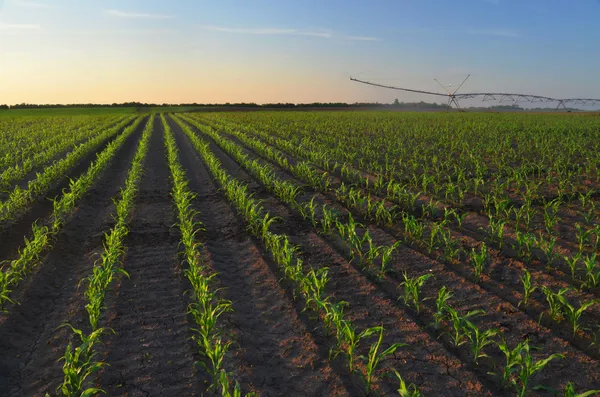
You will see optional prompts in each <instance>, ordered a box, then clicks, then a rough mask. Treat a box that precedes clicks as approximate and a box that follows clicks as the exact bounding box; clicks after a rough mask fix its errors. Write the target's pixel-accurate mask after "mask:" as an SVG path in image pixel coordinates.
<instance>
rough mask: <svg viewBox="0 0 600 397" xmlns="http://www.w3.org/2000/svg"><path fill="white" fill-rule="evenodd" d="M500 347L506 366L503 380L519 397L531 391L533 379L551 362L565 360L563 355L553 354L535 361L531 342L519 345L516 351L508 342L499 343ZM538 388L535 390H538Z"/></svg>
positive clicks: (523, 396)
mask: <svg viewBox="0 0 600 397" xmlns="http://www.w3.org/2000/svg"><path fill="white" fill-rule="evenodd" d="M498 347H499V348H500V350H501V351H502V352H503V353H504V356H505V358H506V364H505V366H504V372H503V376H502V379H503V381H504V382H505V383H506V384H509V385H512V386H513V387H514V388H515V391H516V393H517V394H516V396H517V397H525V396H526V395H527V392H528V391H529V389H530V388H529V384H530V382H531V378H532V377H533V376H534V375H535V374H536V373H537V372H539V371H541V370H543V369H544V368H545V367H546V366H547V365H548V364H549V363H550V361H552V360H554V359H557V358H565V356H564V355H562V354H551V355H550V356H548V357H546V358H544V359H539V360H537V361H535V360H534V359H533V357H531V354H530V350H531V349H532V348H531V347H530V346H529V341H527V340H526V341H523V342H521V343H519V344H518V345H517V346H516V347H515V348H514V349H510V348H509V347H508V345H507V344H506V342H502V343H498ZM538 387H539V386H536V387H535V388H538Z"/></svg>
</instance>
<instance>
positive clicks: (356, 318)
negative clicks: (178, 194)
mask: <svg viewBox="0 0 600 397" xmlns="http://www.w3.org/2000/svg"><path fill="white" fill-rule="evenodd" d="M201 136H203V135H201ZM206 139H207V141H212V140H210V138H207V137H206ZM211 149H212V150H213V152H214V153H215V155H217V157H219V159H220V160H221V161H222V162H223V165H224V166H225V167H226V168H227V169H228V171H229V172H230V173H231V174H232V175H235V177H236V178H238V179H247V178H251V176H249V175H248V174H246V172H245V171H244V170H242V169H241V168H240V166H239V165H238V164H237V163H235V161H234V160H233V159H231V158H230V157H229V156H228V155H227V154H226V153H225V152H223V151H222V150H221V149H220V148H219V147H218V146H216V145H215V146H214V147H213V146H211ZM226 164H228V165H226ZM256 184H257V183H256V182H255V183H254V184H253V185H252V186H255V185H256ZM261 190H262V191H261ZM264 190H265V189H264V187H263V186H262V185H260V184H258V186H257V187H256V188H254V189H251V191H252V192H253V193H256V194H257V196H260V197H264V200H265V206H266V208H268V209H269V211H270V212H272V213H277V214H278V216H281V217H282V218H283V219H284V221H285V222H284V224H282V225H279V226H278V229H279V230H280V231H281V232H284V233H286V234H287V235H288V236H290V238H291V240H292V242H293V243H295V244H298V245H300V246H301V247H302V250H303V254H304V256H303V259H304V260H305V263H307V264H308V265H312V266H313V267H316V268H318V267H321V266H329V267H330V275H331V281H330V285H329V292H330V293H331V294H332V295H333V296H335V300H336V301H338V300H344V301H346V302H349V303H350V306H349V307H348V308H347V309H346V310H345V311H346V312H347V313H348V314H349V316H350V318H351V319H352V321H353V322H354V323H355V325H357V326H358V329H359V330H363V329H365V328H368V327H373V326H377V325H383V326H384V328H385V338H384V344H385V345H386V346H388V345H390V344H391V343H394V342H403V343H409V344H411V345H413V348H408V349H407V348H401V349H399V350H398V351H397V352H396V353H395V355H394V358H393V359H391V360H392V362H393V364H391V365H390V363H388V364H386V366H391V367H394V368H396V369H398V371H399V372H400V373H401V374H402V375H403V376H404V377H405V379H406V380H408V381H410V382H415V383H416V384H419V385H423V388H424V391H430V392H431V391H433V390H445V392H446V393H448V394H445V395H449V396H465V395H471V396H480V395H481V396H484V395H494V393H493V392H492V391H490V390H489V388H488V387H487V386H485V384H484V383H485V382H487V381H486V380H485V379H484V380H479V379H478V377H477V376H476V375H475V374H473V373H471V372H470V371H469V370H468V369H467V368H465V367H464V365H463V364H462V363H461V362H460V361H459V360H457V359H456V358H455V357H454V356H453V355H452V354H451V353H449V352H448V351H446V349H445V348H444V346H443V345H442V344H441V343H439V342H438V341H436V340H435V339H434V338H432V337H431V336H430V335H428V333H427V332H426V331H424V330H423V329H421V328H420V326H419V325H418V324H417V323H415V322H414V321H413V320H412V319H411V318H410V316H409V315H408V314H407V313H406V312H405V311H404V310H402V308H400V307H399V305H394V303H393V302H391V301H390V300H389V299H388V298H386V297H385V296H384V295H383V294H382V293H381V292H379V291H377V289H376V288H375V287H374V286H373V285H372V284H370V283H369V281H368V280H366V278H365V277H364V276H362V275H361V274H359V273H358V272H357V271H356V270H355V269H354V268H353V267H352V266H350V265H349V264H348V262H347V261H346V260H345V259H344V258H342V257H341V256H340V255H339V254H338V253H336V252H335V251H334V250H332V249H331V248H330V247H329V246H328V244H327V243H325V241H324V240H323V239H322V238H321V237H319V236H317V235H316V234H314V233H313V232H312V231H310V230H309V229H310V227H306V225H303V224H302V222H299V220H298V219H295V218H294V217H293V216H292V215H291V214H290V213H289V211H288V209H287V208H286V207H285V206H284V205H283V204H281V203H280V202H279V201H278V200H277V199H276V198H274V197H273V196H271V195H270V194H269V193H268V192H265V191H264ZM367 352H368V348H367V349H366V351H361V353H367ZM394 386H395V387H397V385H395V384H391V383H390V382H388V384H387V388H386V390H385V391H386V392H391V391H392V390H393V387H394Z"/></svg>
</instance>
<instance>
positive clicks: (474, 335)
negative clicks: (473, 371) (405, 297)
mask: <svg viewBox="0 0 600 397" xmlns="http://www.w3.org/2000/svg"><path fill="white" fill-rule="evenodd" d="M463 327H464V333H465V334H466V336H467V338H468V339H469V341H470V342H471V352H472V353H473V362H474V363H475V364H478V362H477V360H478V359H480V358H482V357H489V356H488V355H487V354H485V352H484V351H483V348H484V347H486V346H488V345H491V344H492V343H494V342H495V341H494V339H493V338H494V337H495V336H496V335H498V334H499V333H500V330H499V329H497V328H490V329H486V330H485V331H481V330H480V329H479V327H477V326H476V325H475V324H473V323H472V322H471V321H469V320H466V319H465V320H463Z"/></svg>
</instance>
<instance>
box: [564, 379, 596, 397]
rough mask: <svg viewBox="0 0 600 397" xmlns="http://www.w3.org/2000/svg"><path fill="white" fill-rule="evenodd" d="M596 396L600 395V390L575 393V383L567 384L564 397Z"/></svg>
mask: <svg viewBox="0 0 600 397" xmlns="http://www.w3.org/2000/svg"><path fill="white" fill-rule="evenodd" d="M594 395H600V390H588V391H584V392H581V393H577V392H576V391H575V386H573V383H571V382H569V383H567V385H566V386H565V390H564V391H563V397H589V396H594Z"/></svg>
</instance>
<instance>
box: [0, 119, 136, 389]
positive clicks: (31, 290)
mask: <svg viewBox="0 0 600 397" xmlns="http://www.w3.org/2000/svg"><path fill="white" fill-rule="evenodd" d="M143 128H144V122H142V123H141V124H140V126H139V127H138V128H137V129H136V131H135V132H134V133H133V134H132V135H131V136H130V137H129V138H128V139H127V141H126V142H125V144H124V145H123V147H122V148H121V149H120V150H119V151H118V152H117V154H116V156H115V158H114V159H113V162H112V163H111V164H110V165H109V167H108V168H107V169H106V170H105V171H104V173H103V174H102V176H101V177H100V180H99V181H98V183H97V184H96V185H95V186H94V187H93V188H92V189H91V191H90V192H89V193H88V194H87V195H86V196H85V197H84V198H83V200H82V201H81V203H80V205H79V206H78V208H77V211H76V212H75V214H74V216H73V218H72V219H71V220H70V221H69V222H68V223H67V224H66V225H65V227H64V228H63V230H62V231H61V232H60V233H59V234H58V236H57V239H56V241H55V243H54V247H53V249H52V251H51V252H50V253H49V254H48V256H47V257H46V258H45V260H44V262H43V264H42V265H41V266H40V267H39V269H38V271H37V272H36V273H35V274H34V275H33V276H32V277H31V278H30V279H29V280H27V281H24V282H23V283H22V284H21V285H20V286H19V289H18V290H17V292H16V295H15V298H16V299H17V301H19V302H20V304H19V305H15V306H13V307H12V308H11V310H10V312H9V313H8V314H2V315H0V318H2V321H1V323H0V395H2V396H44V394H45V393H46V392H49V393H54V391H55V388H56V386H57V385H58V384H59V383H60V382H61V381H62V371H61V366H62V365H61V364H60V363H59V362H57V361H58V360H59V358H60V357H61V356H62V355H63V354H64V352H65V348H66V347H67V343H68V340H69V335H70V333H68V332H67V331H66V329H64V328H61V329H57V328H58V327H59V326H60V325H61V324H63V323H64V322H71V323H74V324H78V323H80V322H81V318H79V317H80V313H81V310H82V308H83V305H84V301H83V288H79V289H78V283H79V281H80V280H81V279H82V278H84V277H86V276H87V275H88V274H89V272H90V271H91V268H92V266H93V263H94V260H95V259H96V255H97V254H98V253H99V252H100V250H101V249H102V239H103V233H104V232H105V231H106V230H108V229H109V227H110V226H111V225H112V223H113V218H112V214H113V212H114V204H113V202H112V198H113V197H114V196H115V195H116V194H117V193H118V191H119V188H120V187H121V186H122V185H123V184H124V182H125V177H126V175H127V171H128V169H129V165H130V163H131V160H132V159H133V156H134V154H135V150H136V148H137V142H138V141H139V138H140V137H141V133H142V130H143ZM94 157H95V155H94ZM90 161H91V159H90ZM85 163H86V162H82V163H81V164H80V166H79V167H78V168H82V167H83V165H84V164H85ZM83 171H84V170H83V169H82V170H81V172H83ZM78 316H79V317H78Z"/></svg>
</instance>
